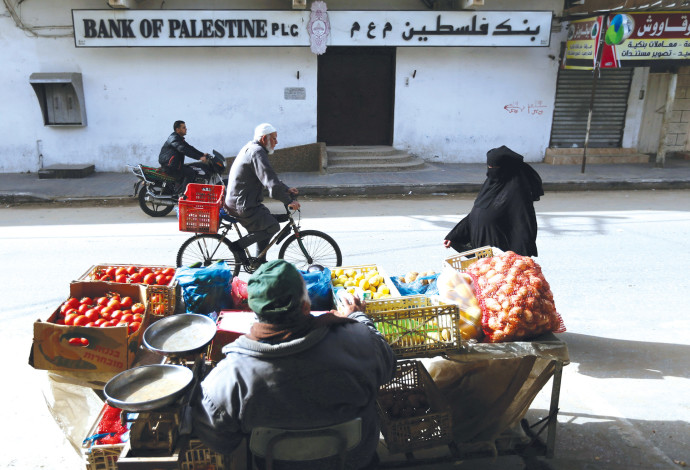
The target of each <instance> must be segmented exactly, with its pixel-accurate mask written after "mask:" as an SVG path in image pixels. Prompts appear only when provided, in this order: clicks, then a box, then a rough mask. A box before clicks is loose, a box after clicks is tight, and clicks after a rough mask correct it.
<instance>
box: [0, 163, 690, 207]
mask: <svg viewBox="0 0 690 470" xmlns="http://www.w3.org/2000/svg"><path fill="white" fill-rule="evenodd" d="M531 165H532V167H533V168H534V169H535V170H536V171H537V172H538V173H539V174H540V175H541V177H542V180H543V182H544V190H545V191H547V192H548V191H591V190H611V189H626V190H631V189H688V188H690V160H677V159H673V160H667V162H666V166H665V167H664V168H656V167H655V166H654V165H653V164H592V165H588V166H587V167H586V170H585V172H584V173H582V172H581V171H580V170H581V168H580V165H550V164H546V163H532V164H531ZM485 177H486V165H484V164H439V163H427V164H426V165H425V168H423V169H421V170H414V171H403V172H391V173H385V172H370V173H334V174H328V173H324V174H321V173H281V174H280V178H281V179H282V180H283V181H284V182H285V183H287V184H289V185H290V186H294V187H296V188H299V190H300V193H301V194H302V195H304V196H313V197H325V196H376V195H393V196H395V195H410V194H412V195H424V194H438V193H447V194H450V193H476V192H477V191H478V190H479V187H480V186H481V184H482V183H483V181H484V179H485ZM136 181H137V178H136V177H135V176H134V175H133V174H131V173H129V172H126V173H111V172H96V173H93V174H91V175H90V176H87V177H85V178H76V179H39V178H38V174H37V173H1V174H0V202H2V203H4V204H19V203H28V202H61V201H91V200H92V201H103V200H109V201H118V200H121V201H131V200H132V199H133V197H134V189H133V188H134V183H135V182H136Z"/></svg>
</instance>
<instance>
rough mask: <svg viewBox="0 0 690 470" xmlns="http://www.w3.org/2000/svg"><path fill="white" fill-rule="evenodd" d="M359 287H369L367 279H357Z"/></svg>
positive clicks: (365, 288)
mask: <svg viewBox="0 0 690 470" xmlns="http://www.w3.org/2000/svg"><path fill="white" fill-rule="evenodd" d="M359 287H361V288H362V289H364V290H367V289H369V281H367V280H366V279H362V280H361V281H359Z"/></svg>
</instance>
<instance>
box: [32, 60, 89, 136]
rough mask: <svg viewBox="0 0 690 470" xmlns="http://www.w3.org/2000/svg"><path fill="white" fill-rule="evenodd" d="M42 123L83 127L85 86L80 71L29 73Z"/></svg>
mask: <svg viewBox="0 0 690 470" xmlns="http://www.w3.org/2000/svg"><path fill="white" fill-rule="evenodd" d="M29 83H31V86H32V87H33V89H34V92H36V97H37V98H38V104H39V105H40V107H41V114H42V115H43V125H45V126H86V107H85V103H84V87H83V85H82V80H81V74H80V73H70V72H67V73H32V74H31V77H29Z"/></svg>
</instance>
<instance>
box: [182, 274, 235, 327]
mask: <svg viewBox="0 0 690 470" xmlns="http://www.w3.org/2000/svg"><path fill="white" fill-rule="evenodd" d="M175 279H177V281H178V282H179V283H180V288H181V290H182V298H183V299H184V302H185V305H186V307H187V313H199V314H202V315H209V314H212V313H213V312H219V311H221V310H225V309H230V308H232V298H231V297H230V282H231V280H232V269H231V268H230V267H229V266H227V265H226V264H225V262H224V261H218V262H217V263H214V264H212V265H211V266H207V267H205V268H189V267H186V266H182V267H179V268H177V271H176V272H175Z"/></svg>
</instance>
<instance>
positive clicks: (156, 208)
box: [139, 186, 174, 217]
mask: <svg viewBox="0 0 690 470" xmlns="http://www.w3.org/2000/svg"><path fill="white" fill-rule="evenodd" d="M156 189H158V190H159V191H160V188H158V187H157V188H156ZM139 207H141V210H142V211H144V214H146V215H150V216H151V217H165V216H166V215H168V214H170V212H171V211H172V210H173V208H174V206H167V205H164V204H158V203H157V202H155V201H147V200H146V186H143V187H142V188H141V189H140V190H139Z"/></svg>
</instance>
